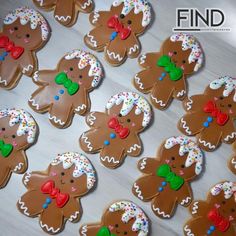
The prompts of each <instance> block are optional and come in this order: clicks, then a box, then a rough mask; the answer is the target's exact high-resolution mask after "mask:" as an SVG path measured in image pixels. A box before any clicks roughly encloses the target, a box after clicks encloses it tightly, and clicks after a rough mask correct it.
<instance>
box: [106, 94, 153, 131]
mask: <svg viewBox="0 0 236 236" xmlns="http://www.w3.org/2000/svg"><path fill="white" fill-rule="evenodd" d="M122 102H123V105H122V108H121V111H120V114H121V115H122V116H126V115H128V114H129V112H130V111H131V110H132V109H133V107H135V114H136V115H139V114H141V113H142V112H143V114H144V115H143V122H142V126H143V127H146V126H147V125H148V124H149V123H150V121H151V116H152V112H151V107H150V105H149V103H148V102H147V100H146V99H145V98H144V97H143V96H140V95H139V94H137V93H133V92H121V93H118V94H116V95H114V96H112V97H111V98H110V99H109V101H108V103H107V105H106V108H107V109H110V108H111V107H113V106H114V105H120V104H121V103H122Z"/></svg>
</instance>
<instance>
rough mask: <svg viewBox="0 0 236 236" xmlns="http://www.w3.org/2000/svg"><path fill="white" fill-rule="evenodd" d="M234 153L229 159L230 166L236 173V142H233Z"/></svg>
mask: <svg viewBox="0 0 236 236" xmlns="http://www.w3.org/2000/svg"><path fill="white" fill-rule="evenodd" d="M232 146H233V150H234V154H233V155H232V157H231V158H230V160H229V163H228V166H229V168H230V170H231V171H232V172H233V173H234V174H235V175H236V142H234V143H233V145H232Z"/></svg>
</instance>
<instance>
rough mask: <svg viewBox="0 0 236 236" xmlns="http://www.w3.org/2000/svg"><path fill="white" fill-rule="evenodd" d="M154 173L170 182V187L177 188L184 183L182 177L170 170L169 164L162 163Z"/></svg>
mask: <svg viewBox="0 0 236 236" xmlns="http://www.w3.org/2000/svg"><path fill="white" fill-rule="evenodd" d="M156 175H157V176H160V177H163V178H165V179H166V182H169V183H170V188H171V189H173V190H178V189H180V188H181V186H182V185H183V184H184V179H183V178H182V177H180V176H177V175H176V174H175V173H174V172H172V171H171V169H170V166H169V165H167V164H163V165H161V166H159V168H158V169H157V170H156Z"/></svg>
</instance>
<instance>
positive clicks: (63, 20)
mask: <svg viewBox="0 0 236 236" xmlns="http://www.w3.org/2000/svg"><path fill="white" fill-rule="evenodd" d="M54 17H55V19H56V20H58V21H60V22H66V21H67V20H68V19H69V20H70V19H71V16H58V15H55V16H54Z"/></svg>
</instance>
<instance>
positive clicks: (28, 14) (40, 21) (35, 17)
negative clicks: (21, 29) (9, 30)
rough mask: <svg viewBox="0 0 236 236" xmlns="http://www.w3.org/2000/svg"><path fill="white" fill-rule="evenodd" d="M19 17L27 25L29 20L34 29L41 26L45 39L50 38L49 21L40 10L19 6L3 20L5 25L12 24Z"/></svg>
mask: <svg viewBox="0 0 236 236" xmlns="http://www.w3.org/2000/svg"><path fill="white" fill-rule="evenodd" d="M17 19H20V23H21V24H22V25H26V24H27V23H28V22H30V27H31V29H33V30H34V29H36V28H37V26H38V25H39V26H40V28H41V33H42V39H43V41H46V40H47V39H48V36H49V32H50V28H49V26H48V23H47V21H46V20H45V19H44V17H43V16H42V15H41V14H40V13H39V12H37V11H35V10H34V9H30V8H28V7H19V8H16V9H15V10H13V11H11V12H10V13H8V14H7V15H6V17H5V18H4V21H3V22H4V24H5V25H10V24H12V23H13V22H15V21H16V20H17Z"/></svg>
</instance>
